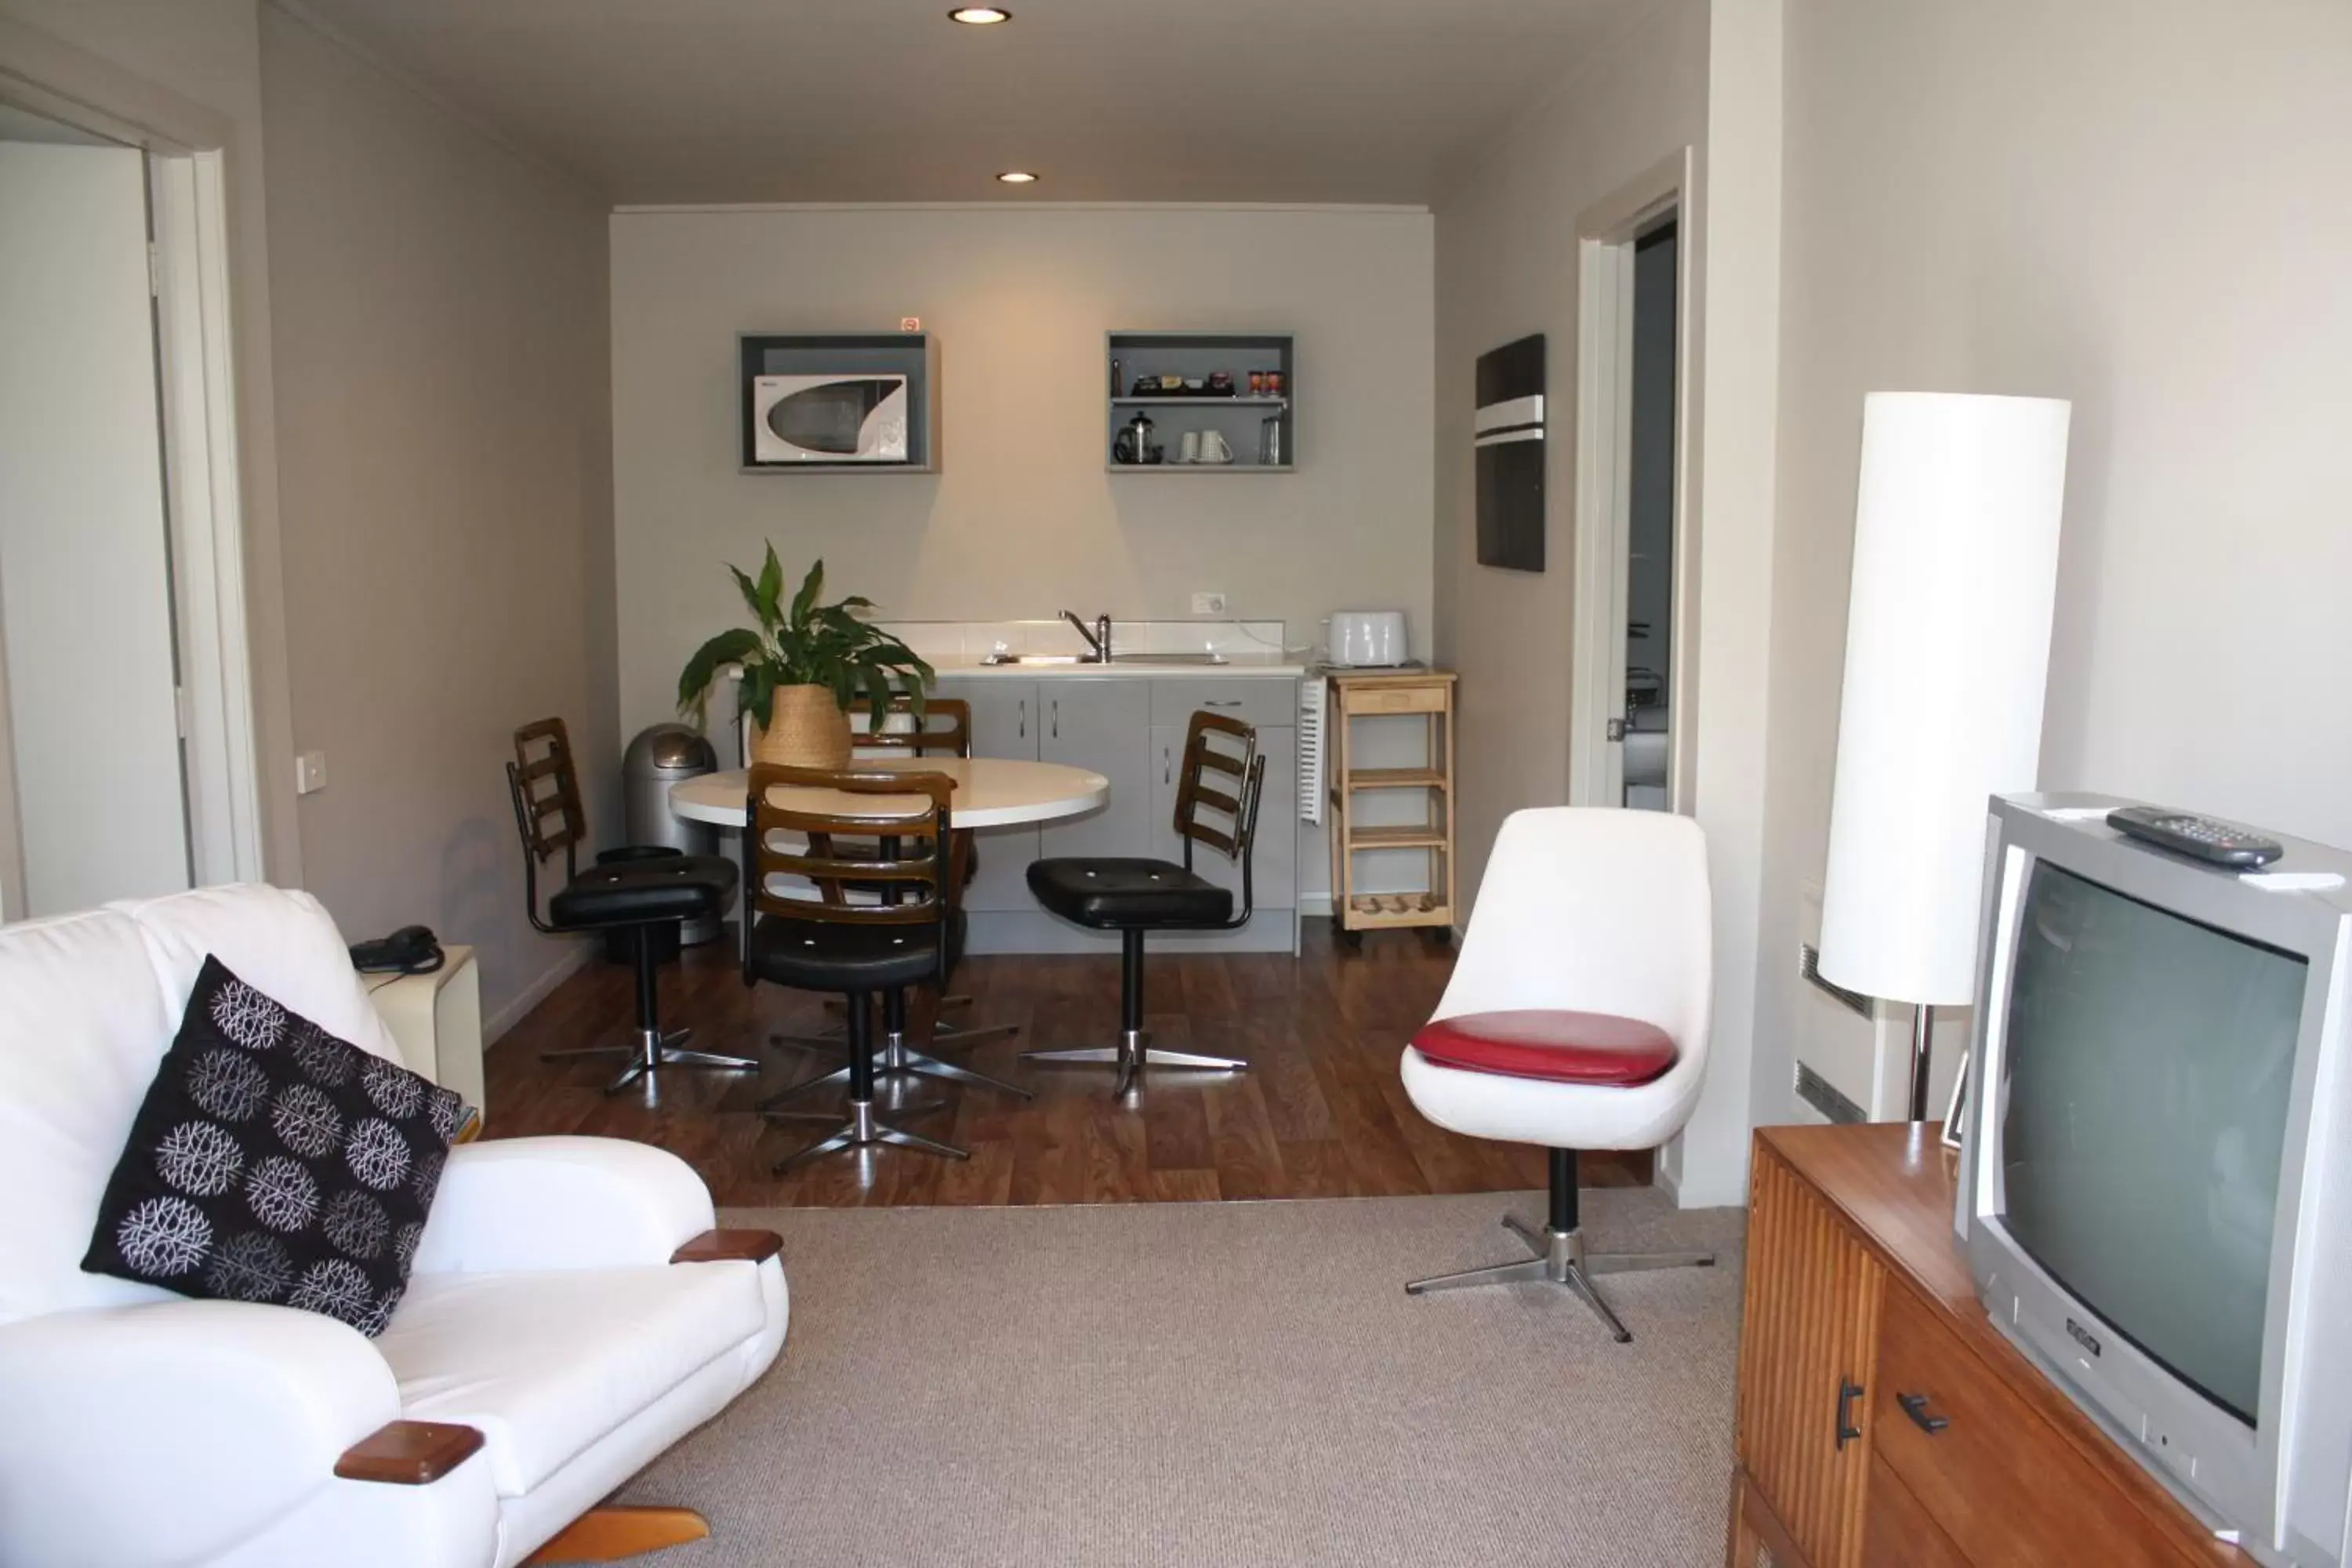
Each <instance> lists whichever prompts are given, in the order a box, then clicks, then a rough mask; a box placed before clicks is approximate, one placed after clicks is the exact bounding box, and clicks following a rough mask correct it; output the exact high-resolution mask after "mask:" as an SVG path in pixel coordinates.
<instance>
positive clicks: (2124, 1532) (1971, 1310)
mask: <svg viewBox="0 0 2352 1568" xmlns="http://www.w3.org/2000/svg"><path fill="white" fill-rule="evenodd" d="M1938 1131H1940V1129H1939V1128H1937V1127H1936V1126H1934V1125H1932V1124H1930V1125H1927V1126H1924V1127H1910V1126H1905V1125H1899V1124H1884V1123H1882V1124H1877V1125H1872V1126H1861V1127H1767V1128H1763V1129H1761V1130H1759V1131H1758V1132H1757V1134H1756V1147H1755V1161H1754V1165H1753V1169H1752V1173H1751V1175H1750V1179H1749V1186H1748V1274H1747V1287H1746V1309H1745V1310H1746V1317H1745V1319H1744V1321H1743V1322H1742V1325H1741V1330H1740V1342H1739V1405H1738V1436H1737V1438H1736V1445H1735V1453H1736V1456H1737V1458H1736V1463H1735V1467H1734V1470H1733V1476H1732V1501H1731V1537H1730V1546H1729V1551H1728V1554H1727V1563H1729V1565H1730V1568H1760V1565H1763V1564H1768V1563H1769V1564H1771V1565H1773V1568H1857V1565H1863V1568H1885V1565H1889V1564H1901V1565H1915V1564H1916V1565H1918V1568H1961V1565H1963V1564H1992V1563H2000V1564H2021V1565H2022V1564H2036V1563H2053V1564H2056V1563H2068V1564H2078V1563H2101V1564H2103V1565H2110V1568H2158V1565H2160V1568H2192V1565H2193V1568H2215V1565H2219V1564H2235V1565H2242V1568H2252V1563H2253V1559H2252V1558H2251V1557H2248V1556H2246V1555H2245V1554H2243V1553H2242V1552H2239V1551H2238V1550H2237V1549H2236V1548H2234V1547H2231V1546H2228V1545H2225V1544H2223V1543H2222V1542H2218V1541H2216V1540H2214V1539H2213V1537H2212V1536H2211V1534H2210V1532H2209V1531H2206V1530H2205V1529H2204V1528H2203V1527H2202V1526H2201V1525H2200V1524H2199V1523H2198V1521H2197V1520H2196V1519H2195V1518H2194V1517H2193V1516H2192V1515H2191V1514H2190V1513H2189V1511H2188V1510H2186V1509H2184V1508H2183V1507H2181V1506H2180V1504H2179V1502H2178V1501H2176V1500H2174V1499H2173V1497H2172V1495H2171V1494H2170V1493H2168V1492H2167V1491H2166V1490H2165V1489H2163V1488H2162V1487H2161V1486H2160V1485H2158V1483H2157V1482H2156V1481H2155V1480H2154V1479H2151V1478H2150V1477H2149V1476H2148V1475H2147V1472H2146V1471H2144V1470H2142V1469H2141V1468H2139V1466H2138V1465H2137V1464H2136V1463H2134V1462H2133V1460H2132V1459H2131V1458H2129V1457H2128V1456H2127V1455H2126V1454H2125V1453H2124V1452H2123V1450H2122V1449H2120V1448H2118V1447H2116V1444H2115V1443H2114V1442H2113V1441H2112V1440H2111V1439H2110V1438H2109V1437H2108V1436H2106V1435H2105V1433H2104V1432H2102V1431H2100V1430H2099V1428H2098V1427H2097V1426H2095V1425H2094V1424H2093V1423H2092V1421H2091V1420H2090V1418H2089V1417H2088V1416H2086V1415H2084V1414H2083V1413H2082V1412H2081V1411H2080V1410H2078V1409H2076V1408H2075V1407H2074V1405H2073V1404H2072V1403H2070V1402H2069V1401H2068V1400H2067V1398H2066V1396H2065V1395H2064V1394H2061V1393H2059V1392H2058V1390H2057V1388H2056V1387H2055V1386H2054V1385H2053V1384H2051V1383H2050V1381H2049V1380H2048V1379H2047V1378H2045V1377H2044V1376H2043V1375H2042V1373H2040V1372H2039V1371H2037V1370H2036V1369H2035V1368H2034V1367H2033V1365H2032V1363H2030V1362H2028V1361H2027V1360H2026V1359H2025V1357H2024V1356H2023V1355H2022V1354H2021V1353H2020V1352H2018V1351H2017V1349H2016V1348H2015V1347H2014V1346H2012V1345H2011V1344H2010V1342H2008V1341H2007V1340H2004V1339H2003V1338H2001V1337H2000V1334H1999V1332H1997V1331H1995V1330H1994V1328H1993V1326H1992V1324H1991V1323H1990V1321H1988V1320H1987V1319H1986V1317H1985V1313H1984V1309H1983V1308H1982V1307H1981V1306H1980V1305H1979V1303H1978V1301H1977V1297H1976V1289H1975V1286H1974V1285H1973V1283H1972V1282H1971V1281H1970V1279H1969V1271H1968V1264H1967V1260H1966V1259H1965V1258H1963V1257H1962V1256H1961V1254H1960V1251H1959V1247H1958V1240H1957V1238H1956V1237H1954V1236H1953V1234H1952V1180H1953V1174H1952V1156H1951V1155H1950V1154H1949V1153H1948V1152H1947V1151H1946V1150H1945V1149H1944V1148H1943V1146H1942V1144H1941V1143H1940V1142H1938V1141H1937V1133H1938Z"/></svg>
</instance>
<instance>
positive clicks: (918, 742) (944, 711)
mask: <svg viewBox="0 0 2352 1568" xmlns="http://www.w3.org/2000/svg"><path fill="white" fill-rule="evenodd" d="M914 713H915V704H914V700H913V699H912V698H910V697H908V695H907V694H906V693H904V692H900V693H899V694H898V696H896V697H893V698H892V699H891V700H890V706H889V708H888V709H887V712H886V717H885V720H884V723H885V725H886V726H887V723H888V721H889V720H890V719H894V718H897V717H898V716H899V715H900V714H905V715H908V717H909V718H911V719H913V723H912V726H911V727H910V728H908V729H905V730H893V729H889V728H887V727H886V728H884V729H881V730H865V729H856V730H855V731H854V732H853V733H852V734H851V735H850V737H849V742H850V744H851V745H852V746H853V747H855V748H856V749H857V750H859V751H893V752H914V753H915V754H916V755H917V756H920V757H968V756H970V755H971V703H969V702H966V701H965V700H963V699H961V698H960V697H932V698H928V699H926V700H925V701H924V703H923V711H922V714H921V716H920V717H919V718H916V717H914ZM864 717H865V710H863V709H860V710H856V712H853V713H852V714H851V715H850V720H851V722H852V724H853V725H855V724H856V723H857V722H858V721H861V720H862V719H863V718H864Z"/></svg>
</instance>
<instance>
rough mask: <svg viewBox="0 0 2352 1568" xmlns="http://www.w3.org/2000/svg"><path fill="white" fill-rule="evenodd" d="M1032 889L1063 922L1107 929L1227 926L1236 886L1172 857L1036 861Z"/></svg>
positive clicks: (1030, 878)
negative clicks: (1225, 885) (1219, 882)
mask: <svg viewBox="0 0 2352 1568" xmlns="http://www.w3.org/2000/svg"><path fill="white" fill-rule="evenodd" d="M1029 890H1030V892H1032V893H1034V894H1035V895H1036V898H1037V901H1038V902H1039V903H1041V904H1043V905H1045V907H1046V908H1047V909H1049V910H1053V911H1054V912H1055V914H1057V915H1060V916H1061V917H1062V918H1063V919H1064V920H1071V921H1077V922H1078V923H1079V924H1080V925H1082V926H1094V927H1097V928H1098V929H1100V930H1104V931H1116V930H1118V928H1119V927H1121V926H1129V925H1136V926H1150V927H1155V928H1171V927H1182V926H1222V925H1223V924H1225V923H1226V922H1227V921H1231V920H1232V919H1233V918H1234V895H1233V891H1232V889H1227V888H1221V887H1219V886H1217V884H1215V883H1214V882H1212V881H1210V880H1209V879H1207V878H1206V877H1202V876H1201V875H1199V874H1197V873H1195V872H1192V871H1188V870H1186V869H1185V868H1183V867H1181V866H1179V865H1178V864H1176V862H1174V861H1173V860H1120V859H1110V858H1102V859H1095V858H1087V859H1082V860H1074V859H1062V860H1036V861H1033V862H1031V863H1030V867H1029Z"/></svg>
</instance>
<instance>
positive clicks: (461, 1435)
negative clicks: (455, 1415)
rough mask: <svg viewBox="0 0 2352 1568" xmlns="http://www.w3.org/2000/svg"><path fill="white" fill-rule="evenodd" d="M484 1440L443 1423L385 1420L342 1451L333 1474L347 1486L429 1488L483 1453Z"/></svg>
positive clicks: (463, 1428) (467, 1429)
mask: <svg viewBox="0 0 2352 1568" xmlns="http://www.w3.org/2000/svg"><path fill="white" fill-rule="evenodd" d="M481 1447H482V1435H481V1434H480V1433H479V1432H478V1431H476V1430H475V1429H474V1428H473V1427H471V1426H453V1425H451V1424H450V1423H448V1422H446V1421H389V1422H386V1423H385V1424H384V1425H383V1426H379V1427H377V1428H376V1429H375V1430H374V1431H373V1432H371V1433H369V1434H368V1435H367V1436H364V1437H362V1438H361V1439H360V1440H359V1441H358V1442H356V1443H354V1444H352V1446H351V1447H348V1448H346V1449H344V1450H343V1457H342V1458H340V1459H337V1460H336V1461H335V1474H337V1475H339V1476H341V1477H342V1478H343V1479H345V1480H347V1481H383V1482H385V1483H386V1484H388V1485H391V1486H396V1487H425V1486H431V1485H432V1484H433V1483H434V1482H435V1481H437V1480H439V1479H441V1478H442V1477H443V1476H446V1475H447V1474H448V1473H449V1472H450V1471H452V1470H454V1469H456V1468H457V1467H458V1466H459V1465H462V1464H464V1463H465V1462H466V1461H467V1459H470V1458H473V1457H474V1456H475V1455H476V1454H477V1453H478V1452H480V1451H481Z"/></svg>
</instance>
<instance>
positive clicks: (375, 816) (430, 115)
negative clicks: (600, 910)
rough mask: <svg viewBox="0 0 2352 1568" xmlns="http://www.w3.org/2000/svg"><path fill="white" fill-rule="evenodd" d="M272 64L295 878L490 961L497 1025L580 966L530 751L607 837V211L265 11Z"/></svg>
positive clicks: (345, 911) (346, 917)
mask: <svg viewBox="0 0 2352 1568" xmlns="http://www.w3.org/2000/svg"><path fill="white" fill-rule="evenodd" d="M261 61H262V67H263V75H262V86H263V89H264V99H265V103H266V107H267V111H268V126H269V149H270V157H269V176H268V178H269V247H270V261H271V277H272V284H271V287H272V293H273V300H272V303H273V307H274V310H275V317H276V328H277V332H276V342H277V356H276V359H277V363H276V370H277V386H278V444H279V453H280V463H281V465H282V506H283V510H284V515H285V520H286V521H285V542H284V552H285V576H286V609H287V627H288V644H289V650H290V652H291V655H292V665H293V679H292V693H293V710H294V744H295V748H296V749H297V750H314V749H315V750H323V751H324V752H326V753H327V761H328V784H327V787H326V788H325V789H324V790H323V791H320V792H319V793H317V794H314V795H306V796H304V797H302V799H301V803H300V821H301V834H302V857H303V866H304V870H305V880H306V883H307V885H308V886H309V887H310V889H312V890H313V891H315V892H316V893H318V894H319V896H320V898H321V899H323V900H325V901H326V903H327V905H328V907H329V908H330V909H331V910H333V911H334V913H335V915H336V918H337V919H338V920H339V921H341V923H342V925H343V927H344V929H345V930H346V931H347V932H349V933H350V934H352V935H354V936H357V935H361V934H371V933H381V932H382V931H385V930H388V929H390V928H391V927H393V926H395V925H399V924H402V923H404V922H407V921H423V922H425V923H426V924H429V925H431V926H433V927H434V928H435V929H436V931H440V932H441V933H442V934H443V936H444V937H445V938H447V939H449V940H454V941H458V942H473V943H475V944H477V946H478V948H479V950H480V954H479V956H480V962H481V964H482V980H483V1004H484V1007H485V1009H486V1011H487V1012H488V1014H489V1015H490V1016H492V1017H493V1018H494V1019H496V1018H497V1017H499V1016H500V1015H502V1014H506V1013H509V1012H510V1011H511V1010H512V1009H513V1007H514V1006H515V1005H517V1003H518V1001H519V999H523V998H527V997H529V996H530V995H531V994H534V993H535V992H536V991H537V990H538V989H540V988H541V987H543V986H544V985H545V984H549V983H550V982H551V979H552V978H554V977H556V975H557V974H558V973H559V969H558V966H559V965H561V964H562V963H564V962H565V961H566V960H567V959H568V958H569V957H571V956H572V955H573V954H574V953H576V952H577V951H578V948H577V944H576V943H574V942H551V941H548V940H546V939H542V938H541V937H538V936H536V935H534V934H533V933H532V932H531V931H530V928H529V926H528V925H527V924H526V922H525V920H524V916H523V910H522V866H521V852H520V847H519V846H518V845H517V843H516V839H515V828H514V818H513V815H512V812H511V810H510V809H509V805H508V800H507V795H506V784H505V780H504V778H503V775H502V773H501V772H500V763H501V762H502V761H503V760H504V759H505V758H506V757H508V756H509V755H510V754H511V741H510V731H512V730H513V729H514V727H515V726H516V725H518V724H520V723H522V722H524V721H528V720H531V719H536V718H540V717H542V716H544V715H548V714H560V715H562V716H563V717H564V718H565V719H567V720H568V721H570V723H571V724H572V738H573V742H574V745H575V746H576V747H577V749H578V751H579V752H580V754H581V758H582V761H583V784H585V785H586V786H587V788H588V790H589V801H588V806H589V814H590V818H591V821H592V823H594V824H598V825H601V826H602V827H603V829H604V831H605V832H606V833H608V834H609V833H612V832H614V830H615V829H616V828H617V820H616V810H617V805H616V802H615V800H614V795H613V792H612V789H611V788H610V782H611V781H612V780H613V779H614V777H615V775H616V774H617V769H618V751H617V748H616V745H615V742H614V723H613V711H614V710H613V704H612V695H611V693H612V686H611V658H612V653H611V644H610V634H609V615H608V612H607V611H606V610H605V609H604V605H605V604H607V603H609V599H608V597H607V596H608V595H609V593H610V581H611V567H610V561H609V554H610V548H611V500H610V478H609V476H610V473H611V456H610V441H609V424H608V420H609V415H608V408H609V404H608V402H607V387H608V384H609V375H608V372H607V368H606V366H607V358H606V341H607V340H606V333H607V321H608V316H607V310H606V295H605V272H604V268H605V254H606V253H605V237H604V207H603V205H602V204H601V203H599V202H596V201H594V200H593V199H592V198H591V197H590V196H589V195H586V194H585V193H583V192H582V191H580V190H578V189H576V188H574V187H572V185H570V184H565V183H563V182H562V181H561V180H559V179H557V178H555V177H553V176H551V175H550V174H547V173H545V172H543V171H541V169H539V168H537V167H535V166H533V165H531V164H529V163H524V162H522V161H520V160H519V159H518V158H516V157H515V156H513V155H511V154H510V153H507V152H505V151H503V150H501V149H500V148H499V147H497V146H495V145H493V144H492V143H490V142H488V141H487V140H485V139H484V138H483V137H482V136H481V135H480V134H479V133H478V132H475V131H474V130H472V129H470V128H468V127H467V125H465V124H463V123H460V122H459V121H457V120H455V119H453V118H451V117H450V116H449V115H448V114H447V113H446V112H444V111H443V110H440V109H438V108H436V106H434V105H433V104H431V103H428V102H426V101H425V100H422V99H419V98H417V97H416V96H415V95H414V94H412V93H411V92H410V91H409V90H407V89H405V88H404V87H401V86H399V85H397V84H395V83H394V82H393V81H392V80H390V79H387V78H385V77H384V76H383V75H382V74H381V73H379V72H378V71H377V70H376V69H375V68H373V67H372V66H370V65H369V64H367V63H366V62H364V61H362V59H360V58H357V57H356V56H354V55H352V54H351V53H349V52H347V51H346V50H345V49H343V48H342V47H341V46H339V45H337V44H335V43H332V42H331V41H329V40H328V39H326V38H324V37H321V36H320V35H319V34H318V33H316V32H313V31H312V30H311V29H310V27H309V26H306V25H305V24H303V23H301V22H299V21H297V20H295V19H293V18H291V17H289V16H286V15H285V14H283V13H281V12H278V11H277V10H274V9H265V10H264V11H263V13H262V26H261ZM600 626H603V627H604V629H603V630H602V631H600V630H599V627H600Z"/></svg>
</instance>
